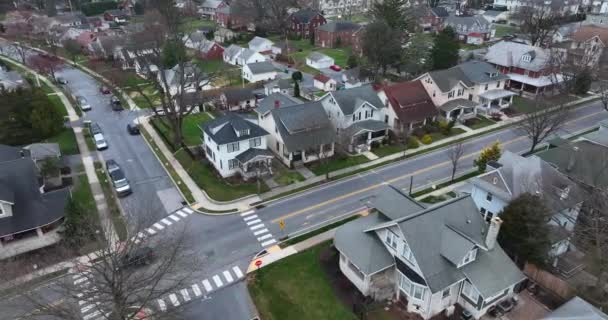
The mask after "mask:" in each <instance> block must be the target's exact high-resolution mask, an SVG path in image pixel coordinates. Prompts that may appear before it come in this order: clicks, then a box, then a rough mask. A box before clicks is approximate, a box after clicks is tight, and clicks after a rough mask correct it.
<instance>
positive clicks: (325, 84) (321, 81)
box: [312, 73, 337, 91]
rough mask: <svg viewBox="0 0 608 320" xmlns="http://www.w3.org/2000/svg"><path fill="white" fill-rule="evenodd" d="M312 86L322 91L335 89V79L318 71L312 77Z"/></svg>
mask: <svg viewBox="0 0 608 320" xmlns="http://www.w3.org/2000/svg"><path fill="white" fill-rule="evenodd" d="M312 81H313V86H314V87H315V88H317V89H319V90H323V91H335V90H336V85H337V82H336V80H334V79H332V78H330V77H328V76H326V75H324V74H322V73H319V74H318V75H316V76H314V77H313V78H312Z"/></svg>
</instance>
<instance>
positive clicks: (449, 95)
mask: <svg viewBox="0 0 608 320" xmlns="http://www.w3.org/2000/svg"><path fill="white" fill-rule="evenodd" d="M452 98H454V91H453V90H452V91H450V92H449V93H448V99H452Z"/></svg>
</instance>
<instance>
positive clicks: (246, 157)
mask: <svg viewBox="0 0 608 320" xmlns="http://www.w3.org/2000/svg"><path fill="white" fill-rule="evenodd" d="M259 157H262V158H273V157H274V156H273V155H272V152H270V151H268V150H266V149H258V148H249V149H247V150H246V151H244V152H241V153H239V154H238V155H237V156H236V157H234V158H235V159H237V160H238V161H239V162H240V163H242V164H245V163H247V162H249V161H251V160H253V159H255V158H259Z"/></svg>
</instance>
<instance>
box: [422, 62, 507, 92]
mask: <svg viewBox="0 0 608 320" xmlns="http://www.w3.org/2000/svg"><path fill="white" fill-rule="evenodd" d="M429 75H430V76H431V78H433V81H435V83H436V84H437V86H438V87H439V89H441V91H443V92H449V91H450V90H452V88H454V86H456V85H457V84H458V83H460V82H462V83H464V85H465V86H467V87H471V86H473V85H475V84H482V83H487V82H491V81H499V80H506V79H508V77H507V76H506V75H504V74H502V73H500V72H498V70H497V69H496V68H495V67H494V66H492V65H491V64H489V63H487V62H483V61H469V62H465V63H461V64H459V65H457V66H454V67H452V68H449V69H444V70H437V71H431V72H429ZM491 75H493V76H491Z"/></svg>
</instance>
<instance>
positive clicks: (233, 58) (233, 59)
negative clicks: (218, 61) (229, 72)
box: [223, 44, 245, 65]
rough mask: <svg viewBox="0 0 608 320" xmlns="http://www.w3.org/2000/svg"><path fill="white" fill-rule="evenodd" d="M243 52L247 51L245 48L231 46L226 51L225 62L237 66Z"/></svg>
mask: <svg viewBox="0 0 608 320" xmlns="http://www.w3.org/2000/svg"><path fill="white" fill-rule="evenodd" d="M243 50H245V48H243V47H241V46H239V45H236V44H231V45H230V46H228V47H227V48H226V49H224V53H223V55H224V62H226V63H228V64H231V65H237V64H238V56H239V55H240V54H241V52H243Z"/></svg>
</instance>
